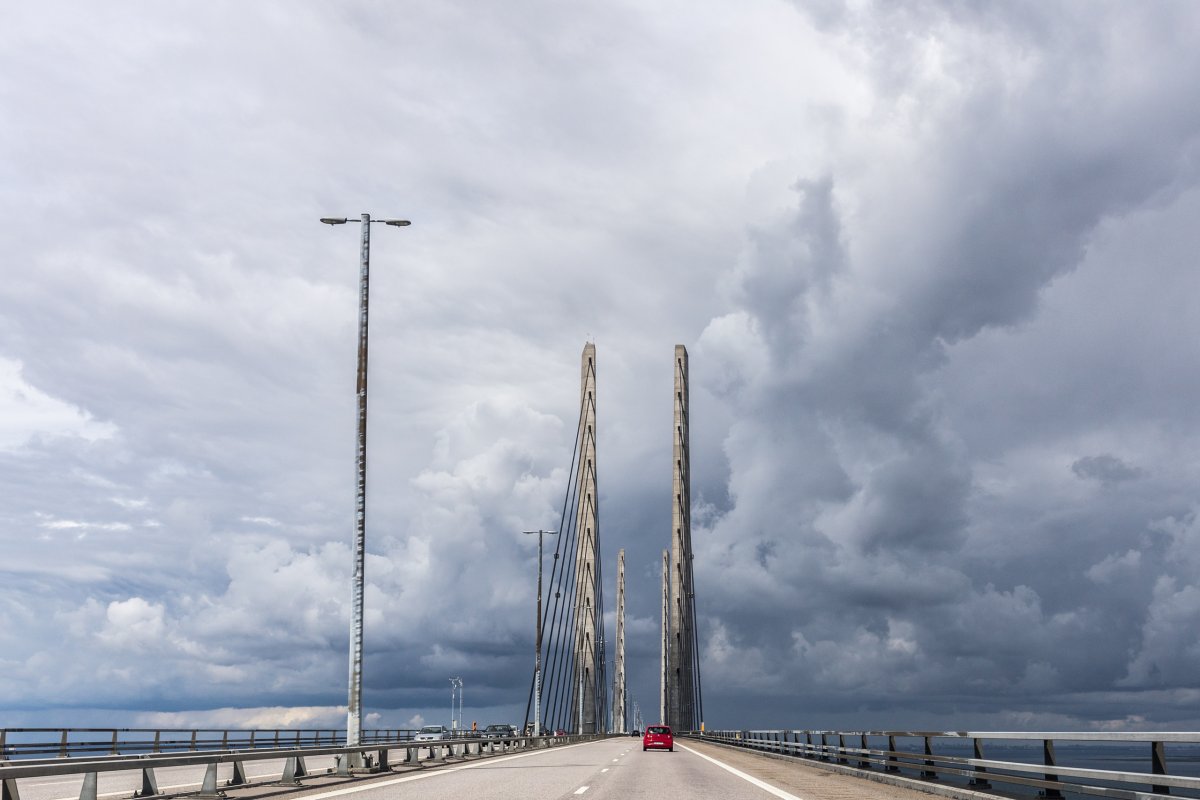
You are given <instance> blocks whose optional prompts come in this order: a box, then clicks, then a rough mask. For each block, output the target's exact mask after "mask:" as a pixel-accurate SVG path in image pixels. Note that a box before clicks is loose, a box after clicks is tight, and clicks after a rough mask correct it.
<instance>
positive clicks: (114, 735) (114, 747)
mask: <svg viewBox="0 0 1200 800" xmlns="http://www.w3.org/2000/svg"><path fill="white" fill-rule="evenodd" d="M116 754H117V732H116V731H115V730H114V731H113V738H112V750H111V751H110V755H114V756H115V755H116Z"/></svg>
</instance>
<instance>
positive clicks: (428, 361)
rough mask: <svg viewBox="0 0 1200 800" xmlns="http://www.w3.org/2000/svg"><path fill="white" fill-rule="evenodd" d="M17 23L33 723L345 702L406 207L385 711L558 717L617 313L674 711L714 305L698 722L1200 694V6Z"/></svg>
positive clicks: (1080, 713) (1081, 717) (1173, 712)
mask: <svg viewBox="0 0 1200 800" xmlns="http://www.w3.org/2000/svg"><path fill="white" fill-rule="evenodd" d="M5 17H6V19H5V24H4V26H3V28H2V29H0V219H2V220H3V222H0V258H2V261H0V265H2V267H0V268H2V269H3V280H2V281H0V475H2V480H0V619H2V620H3V624H2V625H0V724H8V725H20V724H25V725H31V724H51V723H54V724H67V723H74V724H101V723H121V724H173V725H225V724H235V723H251V724H255V725H258V726H260V727H268V726H274V725H276V724H303V725H308V726H314V725H339V724H342V723H343V721H344V716H343V713H344V712H343V711H341V710H340V709H339V708H338V706H339V705H341V704H344V703H345V690H344V686H345V682H346V636H347V628H348V617H349V609H348V606H349V594H350V591H349V584H350V572H349V571H350V541H351V534H352V523H353V516H352V512H353V499H354V486H353V438H354V394H353V388H354V369H355V366H354V355H355V324H356V307H355V305H356V291H357V260H356V259H357V235H358V232H357V229H356V227H355V226H353V225H351V226H347V227H345V228H327V227H324V226H321V225H319V224H318V223H317V218H318V217H320V216H325V215H330V214H333V215H347V216H351V217H353V216H356V215H357V214H359V213H361V212H363V211H367V212H371V213H372V214H374V215H376V216H405V217H409V218H411V219H412V220H413V221H414V224H413V226H412V227H411V228H407V229H404V230H397V229H391V228H377V229H376V230H375V235H374V237H373V250H372V262H373V263H372V267H373V269H372V278H373V280H372V287H371V288H372V295H371V297H372V319H371V322H372V340H371V357H372V362H371V369H372V372H371V425H372V427H371V432H370V443H371V450H370V458H371V461H370V495H369V496H370V500H369V503H370V505H369V516H368V525H369V531H368V536H369V543H368V549H369V556H368V562H367V577H368V582H369V588H368V591H367V632H366V635H367V666H366V670H367V672H366V686H367V688H366V704H367V706H368V709H369V710H370V711H371V712H372V716H371V717H370V718H369V719H368V724H379V725H388V726H403V725H407V724H410V723H413V722H419V721H421V720H426V721H439V722H448V718H449V710H448V707H447V706H448V700H449V682H448V680H447V679H448V678H449V677H450V676H452V675H461V676H462V677H463V679H464V682H465V689H466V706H467V714H466V716H467V719H468V720H470V719H477V720H479V721H480V722H492V721H497V720H508V721H515V720H517V719H519V718H520V715H521V714H522V713H523V708H524V697H525V691H526V689H527V687H528V677H529V672H530V669H531V661H532V654H531V650H532V645H533V630H532V628H533V625H532V619H531V618H532V616H533V594H534V593H533V586H532V582H533V575H534V562H535V557H534V553H535V546H534V542H533V541H532V539H531V537H526V536H522V534H521V533H520V531H521V530H522V529H524V528H531V527H539V526H541V527H553V526H555V525H556V524H557V520H558V509H559V506H560V504H561V502H562V493H563V490H564V481H565V476H566V468H567V466H568V464H569V459H570V447H571V442H572V440H573V437H574V430H575V420H576V414H577V403H578V374H579V367H578V358H579V354H580V351H581V349H582V347H583V344H584V342H585V341H587V340H589V339H591V340H594V341H595V342H596V343H597V349H598V356H597V360H598V376H599V419H600V441H599V448H600V450H599V465H600V484H601V514H602V529H601V536H602V541H603V550H604V553H605V556H606V558H607V559H608V562H607V565H606V568H605V575H606V577H607V578H608V580H609V582H610V585H609V586H608V587H606V595H607V597H608V601H609V604H610V609H611V607H612V606H613V605H615V597H614V595H615V586H614V585H613V581H615V572H616V570H615V553H616V550H617V549H618V548H620V547H624V548H626V549H627V552H628V556H627V558H628V591H629V598H628V606H629V614H630V618H629V620H628V626H627V630H628V631H629V649H630V653H631V663H630V667H629V669H630V683H631V693H632V697H633V698H634V699H636V700H638V701H639V702H640V704H641V706H642V709H643V711H644V713H645V716H646V717H647V719H650V718H651V717H652V716H653V715H654V708H655V706H656V703H657V696H658V686H657V678H656V675H657V663H656V662H657V655H658V644H657V636H658V625H659V620H658V591H659V586H658V570H659V565H658V553H659V551H660V550H661V548H663V547H664V546H666V545H667V542H668V535H669V524H670V476H671V456H670V443H671V434H670V426H671V422H670V420H671V376H672V371H671V359H672V348H673V345H675V344H676V343H681V344H684V345H686V346H687V347H688V349H689V352H690V354H691V368H692V381H693V386H692V390H693V408H692V419H693V422H692V435H693V450H694V453H693V469H694V473H695V474H694V478H693V480H694V485H693V494H694V501H695V504H696V506H695V511H694V520H695V523H696V526H697V527H696V529H695V531H694V534H693V536H694V541H695V547H696V551H697V556H696V581H697V586H698V606H699V613H700V618H701V619H700V625H701V639H702V641H701V646H702V670H703V679H704V701H705V712H706V713H705V717H706V723H707V724H708V726H709V727H723V726H734V725H736V726H749V725H795V726H843V727H849V726H857V725H871V726H908V725H912V726H920V725H937V726H948V727H949V726H953V727H975V728H1004V729H1007V728H1022V727H1025V728H1035V729H1045V728H1057V729H1064V728H1066V729H1073V728H1083V729H1089V728H1096V727H1099V728H1105V727H1110V728H1113V727H1115V728H1139V727H1160V728H1193V729H1194V728H1196V727H1197V726H1200V679H1198V678H1197V676H1198V675H1200V585H1198V576H1200V520H1198V519H1197V502H1198V492H1200V458H1198V457H1197V453H1200V403H1198V402H1197V399H1198V398H1200V373H1198V371H1197V368H1196V365H1197V363H1198V362H1200V313H1197V312H1198V305H1197V300H1196V298H1197V297H1200V270H1197V269H1196V263H1195V262H1196V253H1197V252H1200V226H1197V225H1196V220H1197V219H1200V102H1197V93H1196V92H1197V86H1200V49H1198V48H1197V47H1196V46H1195V43H1196V42H1197V41H1200V6H1197V5H1196V4H1195V3H1192V2H1185V1H1182V0H1181V1H1180V2H1156V3H1127V2H1100V1H1099V0H1097V1H1095V2H1091V1H1089V2H1083V1H1082V0H1080V1H1079V2H1057V3H1046V2H1041V0H1037V1H1036V2H1035V1H1033V0H1031V1H1030V2H1006V3H991V2H978V3H956V2H945V3H937V2H916V1H914V2H907V3H898V2H882V1H881V2H870V1H869V0H857V1H856V2H845V3H841V2H836V0H822V1H821V2H816V1H815V0H814V1H813V2H794V3H789V2H784V1H783V0H749V1H748V2H740V3H726V2H708V1H707V0H701V1H700V2H697V0H689V1H688V2H686V3H685V2H676V1H675V0H667V2H660V3H653V4H645V3H632V2H616V3H612V2H609V3H590V2H585V3H573V4H565V5H564V4H562V3H557V2H550V1H549V0H514V2H506V3H503V4H487V3H457V2H439V3H412V2H395V3H384V2H362V1H360V2H347V3H336V4H330V3H296V2H289V3H282V2H262V3H254V4H245V3H232V2H210V3H204V4H185V3H153V4H146V3H128V2H116V3H105V4H89V3H78V2H54V1H53V0H51V2H42V3H36V4H35V3H23V4H15V5H13V6H12V7H11V8H9V9H8V10H7V11H6V14H5ZM610 625H611V619H610ZM518 708H519V709H520V711H518Z"/></svg>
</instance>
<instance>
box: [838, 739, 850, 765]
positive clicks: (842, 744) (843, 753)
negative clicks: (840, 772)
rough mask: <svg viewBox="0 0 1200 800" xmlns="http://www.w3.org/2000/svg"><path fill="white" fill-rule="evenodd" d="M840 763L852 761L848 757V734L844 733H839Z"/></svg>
mask: <svg viewBox="0 0 1200 800" xmlns="http://www.w3.org/2000/svg"><path fill="white" fill-rule="evenodd" d="M838 763H839V764H849V763H850V759H848V758H846V735H845V734H843V733H839V734H838Z"/></svg>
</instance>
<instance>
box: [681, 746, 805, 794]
mask: <svg viewBox="0 0 1200 800" xmlns="http://www.w3.org/2000/svg"><path fill="white" fill-rule="evenodd" d="M679 749H681V750H686V751H688V752H689V753H691V754H692V755H694V756H700V757H701V758H703V759H704V760H705V761H711V762H712V763H714V764H716V765H717V766H718V767H720V768H721V769H723V770H725V771H726V772H730V773H733V774H734V775H737V776H738V777H739V778H741V779H742V780H744V781H746V782H747V783H751V784H754V785H755V786H757V787H758V788H760V789H762V790H763V791H764V792H770V793H771V794H773V795H775V796H776V797H779V798H781V799H782V800H804V799H803V798H802V797H799V796H797V795H794V794H790V793H788V792H785V791H784V790H783V789H777V788H775V787H774V786H772V785H771V784H769V783H764V782H763V781H760V780H759V779H758V778H756V777H754V776H753V775H747V774H746V773H744V772H742V771H741V770H740V769H734V768H733V767H731V766H729V765H728V764H723V763H721V762H720V761H717V760H716V759H715V758H713V757H711V756H706V755H704V753H697V752H696V751H695V750H693V749H692V748H690V747H684V746H683V745H679Z"/></svg>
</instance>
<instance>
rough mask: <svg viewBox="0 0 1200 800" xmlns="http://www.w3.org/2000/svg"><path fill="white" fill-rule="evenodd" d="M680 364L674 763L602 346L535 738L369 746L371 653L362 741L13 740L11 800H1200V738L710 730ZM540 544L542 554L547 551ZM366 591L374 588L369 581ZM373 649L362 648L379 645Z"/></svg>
mask: <svg viewBox="0 0 1200 800" xmlns="http://www.w3.org/2000/svg"><path fill="white" fill-rule="evenodd" d="M674 355H675V358H674V372H675V386H674V446H673V452H672V456H673V458H672V460H673V478H672V517H671V520H672V522H671V531H670V535H669V545H670V546H669V548H664V550H663V552H662V594H661V598H662V605H661V610H662V621H661V625H662V627H661V632H662V633H661V648H660V670H659V678H660V681H659V683H660V697H659V708H658V709H657V714H656V715H655V717H656V718H657V719H658V720H661V721H663V722H665V723H666V724H669V725H670V726H671V727H672V728H673V729H674V730H675V731H676V732H677V738H676V740H675V748H674V750H673V751H672V752H657V751H655V752H645V751H644V750H643V748H641V747H640V744H641V739H640V738H639V737H637V736H636V735H633V736H631V735H629V734H628V731H629V729H630V728H631V727H633V725H631V724H630V723H631V722H632V723H634V724H637V723H636V715H635V716H634V718H631V716H630V714H629V708H628V699H627V696H626V695H627V690H626V686H625V664H624V608H625V604H624V585H625V584H624V559H623V551H621V552H620V553H619V554H618V563H617V581H616V585H617V604H616V606H617V613H616V619H615V622H616V624H615V630H616V642H615V644H616V647H615V655H614V660H613V680H612V682H611V683H610V681H609V678H608V675H609V673H608V653H607V647H606V642H605V631H604V627H605V626H604V592H603V569H602V563H601V559H600V544H599V543H600V533H601V532H600V514H599V510H598V507H597V498H598V492H597V457H598V454H597V448H596V441H597V436H596V432H597V424H598V423H597V413H596V409H597V402H596V396H597V381H596V350H595V345H593V344H591V343H588V344H587V345H586V346H585V347H584V350H583V354H582V358H581V382H580V413H579V422H578V428H577V432H576V440H575V447H574V450H573V453H572V457H571V470H570V479H569V480H568V482H567V489H566V493H565V497H564V500H563V505H562V512H561V518H560V521H559V528H558V531H555V532H553V533H557V534H559V535H557V536H556V545H555V551H554V559H553V564H552V567H551V570H550V580H549V583H550V590H549V596H548V597H547V600H548V602H547V603H546V608H545V611H544V612H543V610H542V600H543V597H542V594H541V579H540V575H539V584H538V585H539V596H538V618H537V626H538V652H537V657H536V659H535V667H534V672H533V674H532V676H531V681H530V687H529V694H528V699H527V702H526V715H525V725H524V727H523V729H522V730H521V731H519V732H517V733H515V734H514V735H509V736H494V737H484V736H480V735H478V734H476V733H474V732H469V731H454V732H453V733H452V734H451V736H450V738H446V739H436V740H433V741H420V740H418V739H417V732H416V731H411V730H409V731H405V730H374V731H372V730H363V729H362V726H361V720H362V716H361V714H360V713H359V710H360V709H359V708H358V707H357V706H356V700H358V699H359V698H360V695H359V694H358V692H359V691H360V690H361V685H362V679H363V676H362V673H361V663H360V662H359V661H356V658H357V659H361V638H358V639H355V637H354V635H352V637H351V638H352V650H351V665H352V666H351V680H350V694H349V701H350V702H349V703H348V708H349V709H350V711H349V714H348V724H347V727H346V729H345V730H293V729H288V730H274V731H257V730H224V731H200V730H185V731H180V730H165V729H161V730H140V729H47V728H24V729H18V728H10V729H0V787H2V791H3V794H2V796H0V800H75V798H79V800H102V799H103V800H109V799H110V798H118V797H119V798H125V797H140V798H145V797H168V796H180V795H186V796H190V797H196V798H200V800H217V798H239V799H240V798H245V799H246V800H255V799H256V798H263V797H268V796H276V795H280V794H297V795H299V796H303V797H306V798H320V800H326V798H328V799H329V800H332V798H339V797H342V796H343V795H355V796H356V798H357V800H385V798H386V800H394V798H427V797H428V798H432V797H464V798H472V800H482V799H483V798H509V797H523V798H564V797H573V796H580V797H612V798H626V797H654V798H666V797H688V798H722V800H728V799H729V798H767V797H777V798H784V799H785V800H786V799H787V798H802V799H803V800H835V798H838V799H847V800H852V799H854V798H864V799H865V798H883V799H884V800H887V799H888V798H919V797H928V796H930V795H931V794H932V795H940V796H945V797H957V798H963V799H964V800H968V799H969V800H979V799H980V798H986V797H1021V796H1025V797H1032V796H1041V797H1047V798H1060V797H1084V796H1088V797H1111V798H1129V799H1130V800H1143V799H1147V800H1148V799H1151V798H1170V797H1192V798H1200V733H1180V732H1153V733H1143V732H1137V733H1134V732H1125V733H1119V732H1069V731H1068V732H1020V731H991V732H986V731H985V732H970V731H967V732H954V731H887V730H871V731H863V730H858V731H829V730H806V729H799V728H797V729H788V730H770V731H762V730H712V729H706V725H705V721H704V705H703V693H702V690H701V674H700V646H699V641H700V636H699V631H698V629H697V615H696V592H697V587H696V585H695V582H694V578H693V574H692V560H693V554H692V544H691V521H690V519H691V489H690V481H691V479H690V455H689V409H688V394H689V389H688V360H687V351H686V349H685V348H684V347H683V346H682V345H679V346H676V348H675V354H674ZM362 441H363V442H364V443H365V438H364V439H363V440H362ZM364 446H365V444H364ZM361 455H362V453H361V452H360V457H361ZM361 477H362V473H360V487H359V491H360V498H359V499H360V504H359V507H360V510H361V508H362V507H363V506H362V500H363V497H362V485H361V484H362V481H361ZM362 519H363V516H362V515H361V514H360V515H359V520H360V524H361V521H362ZM536 533H538V535H539V540H540V537H541V535H542V534H543V533H546V532H545V531H536ZM360 534H361V529H360ZM539 548H540V543H539ZM359 555H361V550H360V551H359ZM355 579H356V582H359V583H360V582H361V580H362V572H361V565H360V567H359V569H358V571H357V572H356V576H355ZM356 585H357V584H356ZM543 628H545V630H546V638H547V647H546V659H545V662H544V664H545V670H544V672H543V669H542V665H543V659H542V637H541V632H542V630H543ZM355 631H356V632H357V633H358V634H359V636H361V628H360V627H359V628H356V629H355ZM356 648H357V649H356ZM367 677H369V676H367Z"/></svg>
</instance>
